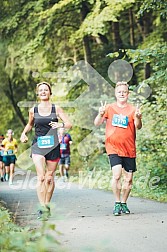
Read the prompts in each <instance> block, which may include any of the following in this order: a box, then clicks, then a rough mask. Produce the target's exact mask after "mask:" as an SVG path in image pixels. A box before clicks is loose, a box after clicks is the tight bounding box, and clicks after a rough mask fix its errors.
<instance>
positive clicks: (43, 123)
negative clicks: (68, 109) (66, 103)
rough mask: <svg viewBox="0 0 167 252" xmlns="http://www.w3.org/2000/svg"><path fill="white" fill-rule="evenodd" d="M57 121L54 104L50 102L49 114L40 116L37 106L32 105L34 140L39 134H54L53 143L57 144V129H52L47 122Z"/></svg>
mask: <svg viewBox="0 0 167 252" xmlns="http://www.w3.org/2000/svg"><path fill="white" fill-rule="evenodd" d="M51 121H53V122H58V118H57V115H56V108H55V105H54V104H52V110H51V114H50V115H48V116H41V115H40V114H39V112H38V106H35V107H34V126H35V140H37V138H38V137H40V136H46V135H54V139H55V145H57V144H58V142H59V141H58V136H57V129H52V128H51V126H50V125H49V123H50V122H51Z"/></svg>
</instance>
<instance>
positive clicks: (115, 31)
mask: <svg viewBox="0 0 167 252" xmlns="http://www.w3.org/2000/svg"><path fill="white" fill-rule="evenodd" d="M112 35H113V46H114V51H118V50H119V49H120V48H122V46H123V43H122V39H121V36H120V32H119V22H112Z"/></svg>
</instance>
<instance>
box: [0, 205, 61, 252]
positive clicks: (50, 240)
mask: <svg viewBox="0 0 167 252" xmlns="http://www.w3.org/2000/svg"><path fill="white" fill-rule="evenodd" d="M0 230H1V236H0V251H1V252H8V251H12V252H36V251H39V252H49V251H62V250H61V247H60V244H59V242H58V241H57V239H56V238H55V234H56V235H57V234H59V233H58V232H57V231H56V230H55V225H54V224H49V223H47V222H43V223H42V226H41V227H40V228H39V229H36V230H28V228H21V227H19V226H17V225H15V224H14V223H13V222H12V218H11V215H10V213H9V211H8V210H6V209H5V208H4V207H3V206H0ZM53 248H54V250H53Z"/></svg>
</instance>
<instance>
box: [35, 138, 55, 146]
mask: <svg viewBox="0 0 167 252" xmlns="http://www.w3.org/2000/svg"><path fill="white" fill-rule="evenodd" d="M37 144H38V147H39V148H51V147H53V146H54V136H40V137H38V138H37Z"/></svg>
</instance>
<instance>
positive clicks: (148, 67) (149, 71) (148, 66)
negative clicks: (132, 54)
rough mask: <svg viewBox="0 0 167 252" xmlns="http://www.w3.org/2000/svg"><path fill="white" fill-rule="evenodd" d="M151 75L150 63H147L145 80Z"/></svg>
mask: <svg viewBox="0 0 167 252" xmlns="http://www.w3.org/2000/svg"><path fill="white" fill-rule="evenodd" d="M150 75H151V67H150V63H146V64H145V71H144V78H145V79H148V78H149V77H150Z"/></svg>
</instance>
